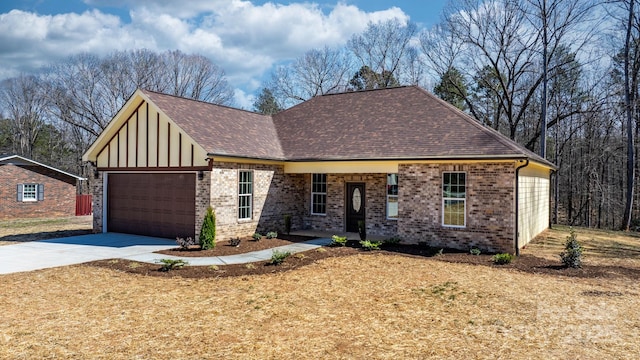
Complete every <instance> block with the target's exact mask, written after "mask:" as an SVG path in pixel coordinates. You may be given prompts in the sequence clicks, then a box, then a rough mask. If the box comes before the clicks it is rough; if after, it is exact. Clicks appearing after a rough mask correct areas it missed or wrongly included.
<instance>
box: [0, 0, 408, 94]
mask: <svg viewBox="0 0 640 360" xmlns="http://www.w3.org/2000/svg"><path fill="white" fill-rule="evenodd" d="M84 2H85V3H86V4H88V5H90V6H96V7H100V6H106V5H109V6H114V5H116V6H125V7H127V8H129V15H130V18H131V22H130V23H124V22H123V21H122V20H121V19H120V18H119V17H117V16H115V15H110V14H106V13H103V12H101V11H99V10H97V9H94V10H91V11H87V12H84V13H82V14H76V13H66V14H60V15H38V14H35V13H30V12H24V11H18V10H13V11H11V12H9V13H7V14H0V78H3V77H7V76H13V75H15V74H17V73H18V72H19V71H30V70H34V69H35V68H37V67H38V66H41V65H44V64H47V63H51V62H54V61H56V60H59V59H62V58H65V57H67V56H69V55H73V54H77V53H79V52H90V53H95V54H98V55H104V54H107V53H109V52H111V51H114V50H123V49H134V48H147V49H151V50H154V51H163V50H168V49H179V50H182V51H184V52H187V53H198V54H202V55H204V56H207V57H209V58H211V59H212V61H213V62H214V63H216V64H217V65H218V66H220V67H222V68H223V69H224V70H225V72H226V74H227V76H228V79H229V81H230V82H231V84H232V86H234V87H241V88H244V89H245V90H248V91H254V90H255V88H256V82H257V79H260V78H261V77H263V76H264V75H265V74H266V73H268V72H269V70H270V69H271V67H272V66H273V65H274V64H275V63H278V62H282V61H287V60H291V59H293V58H295V57H298V56H300V55H302V54H303V53H304V52H306V51H307V50H309V49H312V48H320V47H323V46H325V45H327V46H341V45H343V44H344V43H345V42H346V41H347V40H348V39H349V38H350V37H351V36H352V35H353V34H354V33H357V32H360V31H362V30H364V28H365V27H366V25H367V23H368V22H369V21H374V22H376V21H382V20H386V19H390V18H399V19H401V20H402V21H406V20H408V16H407V15H406V14H405V13H403V12H402V10H400V9H399V8H397V7H392V8H390V9H388V10H384V11H378V12H365V11H362V10H360V9H358V8H357V7H355V6H353V5H347V4H344V3H337V4H336V5H335V6H333V7H326V5H323V7H321V6H320V5H318V4H315V3H309V2H304V3H290V4H288V5H282V4H276V3H272V2H268V3H265V4H262V5H255V4H252V3H251V2H249V1H241V0H231V1H229V0H190V1H173V0H148V1H144V2H141V1H138V0H119V1H116V3H115V4H114V2H113V1H111V0H109V1H107V0H84ZM258 83H259V81H258ZM240 97H241V98H242V95H241V96H240ZM245 98H246V96H245ZM251 105H252V103H251Z"/></svg>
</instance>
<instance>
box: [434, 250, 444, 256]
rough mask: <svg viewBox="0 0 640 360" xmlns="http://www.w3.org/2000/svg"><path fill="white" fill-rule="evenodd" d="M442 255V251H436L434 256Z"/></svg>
mask: <svg viewBox="0 0 640 360" xmlns="http://www.w3.org/2000/svg"><path fill="white" fill-rule="evenodd" d="M442 254H444V249H438V251H436V253H435V256H442Z"/></svg>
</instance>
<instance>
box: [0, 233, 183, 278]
mask: <svg viewBox="0 0 640 360" xmlns="http://www.w3.org/2000/svg"><path fill="white" fill-rule="evenodd" d="M174 247H176V243H175V241H173V240H168V239H159V238H153V237H147V236H138V235H130V234H118V233H103V234H91V235H80V236H72V237H65V238H58V239H49V240H41V241H30V242H23V243H19V244H15V245H3V246H0V274H10V273H16V272H22V271H32V270H39V269H46V268H52V267H57V266H66V265H73V264H81V263H84V262H88V261H95V260H104V259H113V258H125V257H129V256H135V255H139V254H145V253H152V252H154V251H158V250H165V249H171V248H174Z"/></svg>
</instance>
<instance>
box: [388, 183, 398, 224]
mask: <svg viewBox="0 0 640 360" xmlns="http://www.w3.org/2000/svg"><path fill="white" fill-rule="evenodd" d="M387 219H389V220H398V174H387Z"/></svg>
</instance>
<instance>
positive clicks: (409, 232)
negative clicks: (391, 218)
mask: <svg viewBox="0 0 640 360" xmlns="http://www.w3.org/2000/svg"><path fill="white" fill-rule="evenodd" d="M447 171H464V172H466V174H467V177H466V186H467V188H466V191H467V196H466V222H467V223H466V226H465V227H464V228H453V227H447V226H443V225H442V190H441V189H442V173H443V172H447ZM514 199H515V170H514V166H513V163H478V164H461V165H446V164H409V165H400V167H399V220H398V229H399V231H398V235H399V236H400V237H401V238H402V239H403V241H404V242H407V243H414V244H415V243H419V242H425V243H426V244H428V245H430V246H434V247H443V248H444V247H446V248H455V249H461V250H468V249H470V248H471V247H478V248H480V249H482V250H484V251H491V252H514V251H515V249H514V247H515V245H514V236H515V230H514V228H515V202H514Z"/></svg>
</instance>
